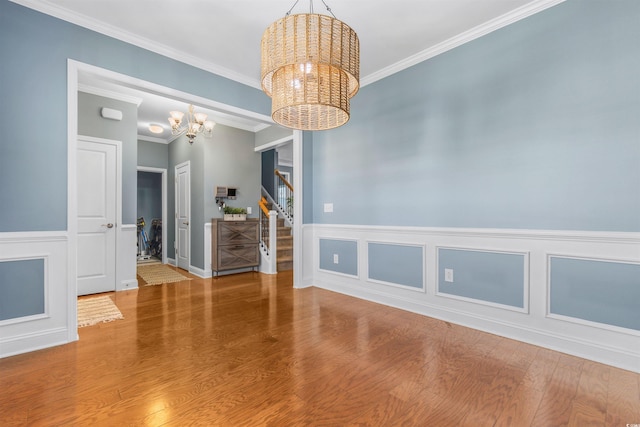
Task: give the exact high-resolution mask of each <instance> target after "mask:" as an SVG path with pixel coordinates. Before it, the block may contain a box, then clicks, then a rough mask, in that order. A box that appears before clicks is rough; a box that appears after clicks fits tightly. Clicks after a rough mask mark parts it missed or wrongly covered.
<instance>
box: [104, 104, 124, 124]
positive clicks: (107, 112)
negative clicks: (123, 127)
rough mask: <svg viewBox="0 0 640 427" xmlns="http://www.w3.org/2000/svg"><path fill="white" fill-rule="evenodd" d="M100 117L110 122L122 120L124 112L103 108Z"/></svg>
mask: <svg viewBox="0 0 640 427" xmlns="http://www.w3.org/2000/svg"><path fill="white" fill-rule="evenodd" d="M100 115H101V116H102V117H104V118H105V119H109V120H117V121H120V120H122V111H119V110H114V109H113V108H107V107H102V109H101V110H100Z"/></svg>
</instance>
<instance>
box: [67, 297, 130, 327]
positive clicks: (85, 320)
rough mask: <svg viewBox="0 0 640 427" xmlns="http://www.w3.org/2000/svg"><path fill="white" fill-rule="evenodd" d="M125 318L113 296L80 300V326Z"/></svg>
mask: <svg viewBox="0 0 640 427" xmlns="http://www.w3.org/2000/svg"><path fill="white" fill-rule="evenodd" d="M119 319H124V316H122V313H120V310H118V307H116V305H115V304H114V303H113V300H112V299H111V297H108V296H103V297H97V298H86V299H79V300H78V328H82V327H83V326H91V325H95V324H97V323H104V322H113V321H114V320H119Z"/></svg>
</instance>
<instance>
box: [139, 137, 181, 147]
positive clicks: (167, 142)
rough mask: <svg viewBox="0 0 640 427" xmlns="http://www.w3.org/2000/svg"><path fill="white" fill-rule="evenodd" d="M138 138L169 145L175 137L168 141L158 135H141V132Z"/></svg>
mask: <svg viewBox="0 0 640 427" xmlns="http://www.w3.org/2000/svg"><path fill="white" fill-rule="evenodd" d="M137 139H138V141H147V142H155V143H156V144H165V145H169V144H171V142H172V141H173V138H172V139H171V141H168V140H166V139H163V138H158V137H156V136H147V135H140V134H138V137H137Z"/></svg>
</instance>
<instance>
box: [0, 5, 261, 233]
mask: <svg viewBox="0 0 640 427" xmlns="http://www.w3.org/2000/svg"><path fill="white" fill-rule="evenodd" d="M0 56H1V57H2V58H5V60H3V61H2V62H1V65H0V75H1V76H2V78H0V99H1V100H2V102H0V124H1V125H2V128H3V129H4V135H3V140H4V141H5V143H2V144H0V199H1V200H2V201H3V206H2V208H0V232H3V231H54V230H66V228H67V59H68V58H71V59H74V60H77V61H80V62H84V63H87V64H91V65H95V66H98V67H102V68H105V69H108V70H112V71H116V72H119V73H122V74H126V75H129V76H132V77H135V78H139V79H142V80H147V81H150V82H153V83H156V84H159V85H162V86H166V87H170V88H174V89H177V90H180V91H184V92H187V93H191V94H195V95H198V96H202V97H205V98H207V99H213V100H216V101H219V102H222V103H225V104H229V105H233V106H236V107H240V108H244V109H247V110H251V111H256V112H259V113H262V114H269V112H270V110H271V102H270V99H269V97H267V96H266V95H265V94H264V93H262V92H261V91H260V90H258V89H254V88H251V87H248V86H245V85H243V84H240V83H237V82H234V81H231V80H229V79H226V78H223V77H220V76H216V75H214V74H211V73H209V72H206V71H203V70H200V69H197V68H195V67H191V66H188V65H185V64H183V63H180V62H178V61H175V60H171V59H169V58H166V57H163V56H161V55H158V54H155V53H152V52H149V51H147V50H144V49H141V48H138V47H135V46H132V45H130V44H127V43H124V42H121V41H118V40H115V39H112V38H109V37H106V36H103V35H101V34H98V33H95V32H93V31H89V30H86V29H84V28H81V27H78V26H76V25H73V24H69V23H67V22H64V21H61V20H58V19H55V18H52V17H50V16H47V15H44V14H41V13H39V12H35V11H33V10H30V9H27V8H25V7H22V6H19V5H17V4H15V3H11V2H9V1H7V0H0ZM6 58H11V60H10V61H9V60H6ZM17 111H28V112H29V114H28V115H26V114H16V112H17ZM31 117H37V118H38V125H39V129H46V132H45V131H42V132H26V133H25V132H24V129H29V128H31V124H32V123H30V120H31ZM6 141H11V143H6ZM16 176H19V177H21V179H15V177H16ZM42 206H47V215H42V214H41V209H40V208H41V207H42Z"/></svg>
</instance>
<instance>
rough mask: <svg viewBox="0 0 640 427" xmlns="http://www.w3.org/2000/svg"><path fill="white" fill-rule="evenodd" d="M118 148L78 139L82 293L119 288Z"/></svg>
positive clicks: (79, 261)
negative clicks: (117, 262)
mask: <svg viewBox="0 0 640 427" xmlns="http://www.w3.org/2000/svg"><path fill="white" fill-rule="evenodd" d="M117 150H118V148H117V146H116V145H113V144H109V143H101V142H95V141H85V140H82V139H80V140H79V141H78V153H77V173H78V178H77V183H78V184H77V185H78V256H77V260H78V264H77V265H78V295H87V294H95V293H99V292H109V291H115V290H116V226H117V224H116V209H117V200H116V180H117V152H118V151H117Z"/></svg>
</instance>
